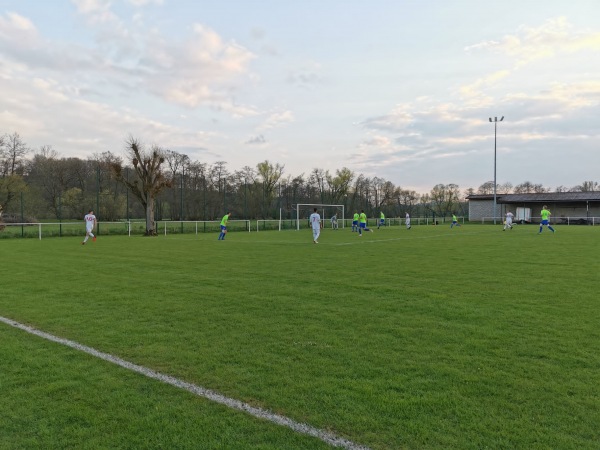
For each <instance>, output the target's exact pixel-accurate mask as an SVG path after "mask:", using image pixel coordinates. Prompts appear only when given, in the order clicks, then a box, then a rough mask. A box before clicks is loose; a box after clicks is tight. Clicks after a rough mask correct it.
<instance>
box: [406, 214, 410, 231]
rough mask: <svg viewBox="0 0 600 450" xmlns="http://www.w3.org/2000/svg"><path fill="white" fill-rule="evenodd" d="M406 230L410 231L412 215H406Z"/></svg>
mask: <svg viewBox="0 0 600 450" xmlns="http://www.w3.org/2000/svg"><path fill="white" fill-rule="evenodd" d="M406 229H407V230H410V215H409V214H408V213H406Z"/></svg>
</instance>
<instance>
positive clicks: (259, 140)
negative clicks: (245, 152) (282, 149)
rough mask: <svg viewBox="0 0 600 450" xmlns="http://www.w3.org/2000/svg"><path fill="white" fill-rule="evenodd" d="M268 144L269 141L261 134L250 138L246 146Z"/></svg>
mask: <svg viewBox="0 0 600 450" xmlns="http://www.w3.org/2000/svg"><path fill="white" fill-rule="evenodd" d="M266 143H267V140H266V139H265V137H264V136H263V135H262V134H259V135H258V136H255V137H253V138H250V139H248V140H247V141H246V142H245V144H247V145H263V144H266Z"/></svg>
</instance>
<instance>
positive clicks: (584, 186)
mask: <svg viewBox="0 0 600 450" xmlns="http://www.w3.org/2000/svg"><path fill="white" fill-rule="evenodd" d="M573 190H574V191H577V192H595V191H598V190H600V185H598V183H597V182H595V181H584V182H583V183H581V184H579V185H577V186H575V187H574V188H573Z"/></svg>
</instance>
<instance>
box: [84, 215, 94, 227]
mask: <svg viewBox="0 0 600 450" xmlns="http://www.w3.org/2000/svg"><path fill="white" fill-rule="evenodd" d="M83 220H85V227H86V228H87V229H88V230H91V229H92V228H94V224H95V223H96V216H95V215H93V214H86V215H85V217H84V218H83Z"/></svg>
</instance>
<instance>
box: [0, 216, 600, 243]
mask: <svg viewBox="0 0 600 450" xmlns="http://www.w3.org/2000/svg"><path fill="white" fill-rule="evenodd" d="M562 219H564V220H567V219H568V218H561V220H562ZM571 219H578V220H580V219H581V218H571ZM592 219H595V223H594V224H596V225H597V224H600V218H598V217H596V218H592ZM459 220H460V221H462V223H464V222H465V219H464V217H461V218H459ZM488 220H490V219H489V218H488ZM491 220H493V219H491ZM445 221H447V220H445V219H444V218H436V219H433V218H431V217H415V218H411V225H413V226H415V225H434V224H436V225H439V224H440V223H445ZM482 222H483V221H482ZM567 222H568V221H567ZM220 223H221V222H220V221H218V220H159V221H156V233H157V234H161V235H164V236H167V235H171V234H199V233H213V232H218V231H220ZM369 223H370V224H371V225H372V226H376V225H377V224H378V223H379V219H374V218H371V219H368V220H367V225H368V224H369ZM573 223H575V222H573V221H571V223H570V224H573ZM405 224H406V221H405V219H402V218H397V217H395V218H394V217H392V218H387V219H385V226H386V227H395V226H402V225H405ZM567 224H569V223H567ZM351 226H352V219H338V229H344V228H350V227H351ZM2 227H4V229H3V230H2ZM323 227H324V228H332V224H331V221H330V220H324V221H323ZM252 228H255V229H256V231H267V230H278V231H282V230H295V229H297V224H296V219H285V220H277V219H271V220H269V219H259V220H256V227H253V226H252V221H250V220H230V221H229V222H228V223H227V229H228V230H229V231H248V232H250V231H252ZM300 228H310V224H309V222H308V220H305V219H301V220H300ZM0 231H1V232H0V238H13V237H24V238H31V237H37V238H39V239H42V237H53V236H59V237H61V236H83V235H84V234H85V228H84V225H83V223H82V222H81V221H77V222H36V223H2V224H0ZM145 232H146V222H145V221H144V220H129V221H127V220H124V221H119V222H98V229H97V231H96V233H97V234H98V235H100V236H106V235H127V236H131V235H132V234H144V233H145Z"/></svg>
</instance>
